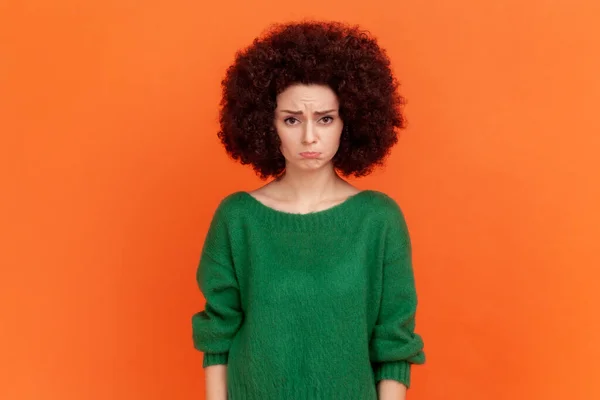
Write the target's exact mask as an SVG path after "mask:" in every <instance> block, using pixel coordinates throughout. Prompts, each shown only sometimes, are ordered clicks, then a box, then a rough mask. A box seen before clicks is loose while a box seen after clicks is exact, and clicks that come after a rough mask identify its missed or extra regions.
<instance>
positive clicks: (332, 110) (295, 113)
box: [280, 108, 337, 115]
mask: <svg viewBox="0 0 600 400" xmlns="http://www.w3.org/2000/svg"><path fill="white" fill-rule="evenodd" d="M280 112H282V113H288V114H292V115H302V114H303V112H302V111H293V110H280ZM333 112H337V110H336V109H333V108H332V109H331V110H324V111H315V114H317V115H324V114H329V113H333Z"/></svg>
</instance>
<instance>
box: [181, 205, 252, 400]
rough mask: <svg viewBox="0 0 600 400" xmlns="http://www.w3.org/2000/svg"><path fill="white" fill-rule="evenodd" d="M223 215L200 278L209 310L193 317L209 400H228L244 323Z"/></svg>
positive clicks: (213, 228)
mask: <svg viewBox="0 0 600 400" xmlns="http://www.w3.org/2000/svg"><path fill="white" fill-rule="evenodd" d="M221 212H222V211H221V210H220V209H217V211H216V212H215V215H214V217H213V219H212V221H211V225H210V228H209V230H208V233H207V235H206V239H205V242H204V246H203V250H202V255H201V258H200V263H199V266H198V269H197V274H196V279H197V281H198V286H199V287H200V290H201V292H202V294H203V295H204V297H205V299H206V304H205V308H204V310H203V311H201V312H198V313H196V314H194V315H193V316H192V330H193V341H194V347H195V348H196V349H197V350H200V351H202V352H204V359H203V363H202V366H203V367H204V368H205V379H206V385H205V389H206V395H207V397H206V399H207V400H225V399H226V398H227V381H226V376H227V375H226V372H227V362H228V356H229V348H230V346H231V342H232V341H233V338H234V337H235V334H236V333H237V331H238V330H239V327H240V325H241V323H242V319H243V314H242V309H241V301H240V293H239V285H238V282H237V277H236V274H235V270H234V268H233V262H232V257H231V244H230V241H229V233H228V229H227V223H226V220H225V219H224V218H223V216H222V214H221Z"/></svg>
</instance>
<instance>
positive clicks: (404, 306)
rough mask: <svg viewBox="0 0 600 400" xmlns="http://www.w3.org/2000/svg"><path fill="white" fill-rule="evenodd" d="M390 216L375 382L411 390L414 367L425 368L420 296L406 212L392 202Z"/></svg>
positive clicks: (373, 345) (375, 339) (374, 349)
mask: <svg viewBox="0 0 600 400" xmlns="http://www.w3.org/2000/svg"><path fill="white" fill-rule="evenodd" d="M390 203H391V206H390V207H389V213H388V215H387V218H386V220H387V227H386V234H385V235H386V236H385V249H384V257H383V267H382V268H383V277H382V285H383V286H382V294H381V306H380V311H379V315H378V317H377V322H376V325H375V328H374V331H373V336H372V337H371V342H370V358H371V362H372V365H373V369H374V373H375V381H376V382H378V381H380V380H382V379H393V380H396V381H398V382H400V383H403V384H404V385H405V386H406V387H410V373H411V364H423V363H424V362H425V354H424V352H423V340H422V338H421V336H419V335H418V334H416V333H415V332H414V330H415V314H416V309H417V293H416V290H415V280H414V274H413V269H412V250H411V241H410V237H409V232H408V228H407V226H406V222H405V219H404V216H403V214H402V211H401V210H400V208H399V207H398V205H397V204H396V203H395V202H394V201H393V200H392V201H390Z"/></svg>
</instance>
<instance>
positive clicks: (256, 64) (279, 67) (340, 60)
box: [218, 21, 405, 179]
mask: <svg viewBox="0 0 600 400" xmlns="http://www.w3.org/2000/svg"><path fill="white" fill-rule="evenodd" d="M296 83H301V84H324V85H328V86H329V87H330V88H331V89H332V90H333V91H334V92H335V93H336V95H337V96H338V99H339V104H340V110H339V113H340V117H341V118H342V121H344V129H343V131H342V136H341V137H340V146H339V149H338V151H337V153H336V155H335V156H334V158H333V160H332V161H333V165H334V168H335V169H336V170H338V171H339V172H340V173H341V174H342V175H344V176H348V175H354V176H356V177H359V176H364V175H367V174H369V173H371V172H372V170H373V168H374V167H375V166H376V165H382V164H383V161H384V159H385V158H386V157H387V155H388V154H389V152H390V149H391V147H392V146H393V145H395V144H396V143H397V141H398V137H397V130H398V129H401V128H404V127H405V119H404V117H403V115H402V108H403V105H404V103H405V101H404V98H403V97H402V96H401V95H400V94H399V93H398V91H397V88H398V86H399V83H398V81H397V80H396V78H395V77H394V75H393V74H392V71H391V69H390V60H389V58H388V56H387V54H386V52H385V50H384V49H382V48H380V47H379V45H378V44H377V42H376V40H375V39H374V38H373V37H371V35H369V34H368V32H366V31H364V30H362V29H360V28H359V27H358V26H350V25H346V24H343V23H340V22H315V21H303V22H296V23H287V24H274V25H272V26H271V27H270V29H268V30H267V31H265V33H263V35H261V36H259V37H257V38H256V39H255V40H254V41H253V43H252V44H251V45H250V46H248V47H247V48H246V49H244V50H241V51H238V52H237V53H236V56H235V62H234V63H233V64H232V65H231V66H230V67H229V68H228V69H227V73H226V75H225V78H224V79H223V81H222V82H221V86H222V90H223V96H222V99H221V103H220V106H221V108H220V113H219V122H220V130H219V133H218V137H219V139H220V140H221V142H222V143H223V145H224V146H225V149H226V151H227V153H228V154H229V155H230V157H232V158H233V159H234V160H239V161H240V162H241V163H242V164H251V165H252V168H253V169H254V171H255V172H256V173H257V174H258V175H259V176H260V177H261V179H266V178H268V177H270V176H273V177H277V176H279V175H281V174H282V173H283V172H284V171H285V159H284V157H283V155H282V154H281V152H280V150H279V148H280V140H279V137H278V135H277V132H276V130H275V127H274V123H273V120H274V111H275V108H276V106H277V104H276V97H277V95H278V94H279V93H281V92H282V91H284V90H285V89H286V88H287V87H288V86H290V85H292V84H296Z"/></svg>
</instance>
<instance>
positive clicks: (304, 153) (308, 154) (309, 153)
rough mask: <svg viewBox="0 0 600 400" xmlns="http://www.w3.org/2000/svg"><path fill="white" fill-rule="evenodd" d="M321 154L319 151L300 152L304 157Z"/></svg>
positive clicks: (315, 156)
mask: <svg viewBox="0 0 600 400" xmlns="http://www.w3.org/2000/svg"><path fill="white" fill-rule="evenodd" d="M320 155H321V153H319V152H317V151H305V152H302V153H300V156H301V157H303V158H317V157H319V156H320Z"/></svg>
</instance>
